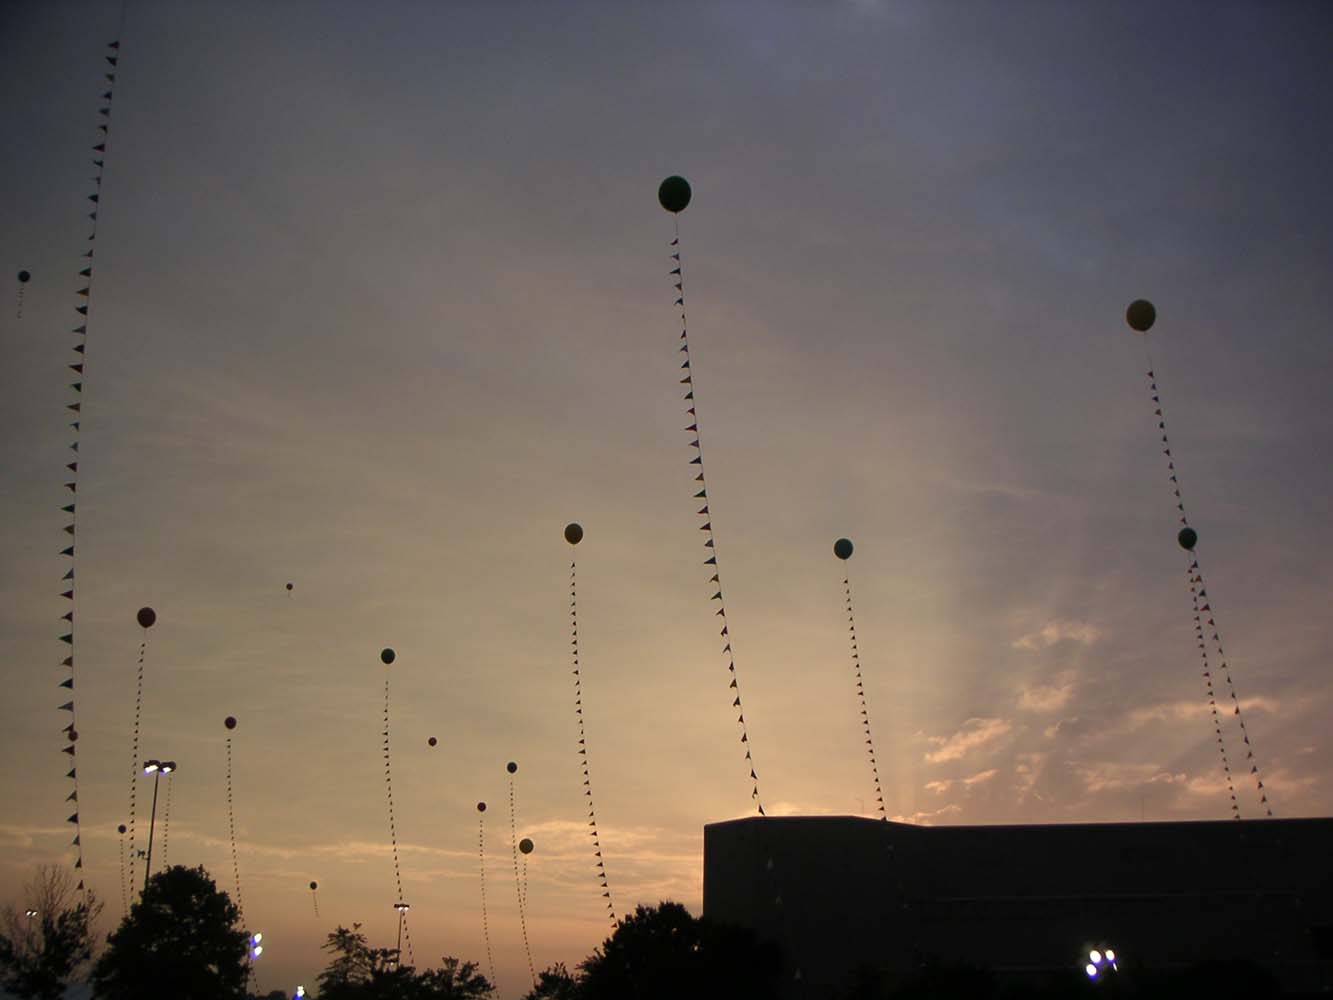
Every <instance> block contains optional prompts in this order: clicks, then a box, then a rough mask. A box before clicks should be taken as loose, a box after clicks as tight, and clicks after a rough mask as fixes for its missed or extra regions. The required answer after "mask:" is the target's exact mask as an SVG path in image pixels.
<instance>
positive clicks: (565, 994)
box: [523, 962, 583, 1000]
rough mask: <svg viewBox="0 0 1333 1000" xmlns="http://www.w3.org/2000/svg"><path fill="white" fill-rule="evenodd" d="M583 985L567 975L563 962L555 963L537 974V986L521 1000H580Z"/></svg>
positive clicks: (567, 971)
mask: <svg viewBox="0 0 1333 1000" xmlns="http://www.w3.org/2000/svg"><path fill="white" fill-rule="evenodd" d="M582 996H583V984H582V981H581V980H579V979H576V978H574V977H573V976H571V975H570V974H569V970H568V969H566V968H565V963H564V962H557V963H556V964H555V965H552V966H550V967H549V968H546V969H542V971H541V972H539V973H537V985H536V986H534V987H533V988H532V990H530V991H529V992H528V994H527V995H526V996H524V997H523V1000H580V998H581V997H582Z"/></svg>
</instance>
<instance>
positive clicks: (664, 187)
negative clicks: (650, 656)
mask: <svg viewBox="0 0 1333 1000" xmlns="http://www.w3.org/2000/svg"><path fill="white" fill-rule="evenodd" d="M657 199H658V201H659V202H660V203H661V205H662V207H663V208H664V209H666V210H667V211H668V212H671V213H672V215H673V219H672V221H673V226H674V229H673V236H672V239H671V243H670V257H671V262H672V264H673V265H674V266H673V267H672V268H671V269H670V270H669V272H668V273H669V276H670V278H671V284H672V288H673V289H674V290H675V293H676V298H675V304H676V306H677V308H678V309H679V310H680V338H679V343H680V347H679V349H678V351H677V353H678V354H683V355H684V360H683V361H682V363H681V365H680V371H681V372H682V373H683V377H682V378H681V379H680V385H681V386H682V387H683V388H684V390H685V391H684V401H685V414H686V417H687V419H688V425H687V426H686V427H685V432H686V433H687V434H689V435H690V441H689V445H688V447H689V448H690V449H691V451H692V455H693V457H691V458H690V461H689V464H690V465H691V466H697V467H698V468H697V469H696V470H695V476H694V482H695V483H696V484H697V486H698V490H697V492H695V494H694V499H696V500H699V501H702V504H701V506H700V508H699V511H698V515H699V516H700V517H702V518H703V519H704V521H703V524H701V525H700V526H699V530H700V531H702V532H703V533H704V543H703V546H704V549H705V550H706V555H707V557H706V558H705V559H704V566H705V568H706V569H708V570H709V571H710V572H711V575H710V577H709V580H708V582H709V583H710V584H712V585H713V590H714V592H713V595H712V597H711V598H710V600H713V601H716V602H717V610H716V611H715V612H714V617H715V618H719V619H721V628H720V629H719V632H718V635H719V638H720V639H721V645H722V655H723V657H724V658H725V660H726V664H727V673H728V675H729V677H728V685H727V688H728V691H729V692H730V693H731V698H732V708H734V709H735V710H736V723H737V726H738V727H739V729H740V743H741V747H742V748H743V750H744V753H745V767H746V769H747V770H748V771H749V780H750V798H751V799H752V800H753V802H754V804H755V808H756V809H757V810H758V812H759V815H760V816H763V815H764V803H763V799H762V797H761V796H760V794H759V772H758V769H757V767H756V765H755V760H754V746H753V744H752V743H751V742H750V732H749V728H748V726H747V725H746V722H745V708H744V705H743V703H742V699H741V686H740V675H739V673H738V671H737V669H736V655H735V652H734V650H733V648H732V638H731V625H730V622H729V621H728V620H727V604H726V599H725V597H724V596H723V595H724V589H723V586H722V576H721V569H720V568H719V565H718V547H717V535H716V534H715V532H714V530H713V518H712V511H711V500H710V498H709V494H708V480H707V478H706V477H705V475H704V458H703V441H702V438H703V435H702V432H701V431H700V429H699V425H700V422H699V411H698V401H697V400H696V399H695V387H694V369H693V366H692V360H691V358H690V338H689V324H688V322H687V320H686V310H685V274H684V263H683V260H682V256H683V251H682V249H681V243H680V212H681V211H683V210H684V209H685V207H686V206H687V205H688V204H689V201H690V185H689V182H687V181H686V180H685V178H683V177H668V178H667V179H666V180H664V181H663V182H662V184H661V186H660V187H659V188H658V192H657Z"/></svg>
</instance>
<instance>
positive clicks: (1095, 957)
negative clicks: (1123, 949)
mask: <svg viewBox="0 0 1333 1000" xmlns="http://www.w3.org/2000/svg"><path fill="white" fill-rule="evenodd" d="M1088 961H1089V962H1091V963H1092V964H1093V965H1101V964H1102V953H1101V952H1100V951H1098V950H1097V949H1096V948H1093V949H1092V951H1090V952H1088Z"/></svg>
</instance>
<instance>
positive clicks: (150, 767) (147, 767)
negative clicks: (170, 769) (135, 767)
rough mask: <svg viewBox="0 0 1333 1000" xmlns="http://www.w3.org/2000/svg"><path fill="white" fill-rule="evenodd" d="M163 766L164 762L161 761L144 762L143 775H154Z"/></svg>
mask: <svg viewBox="0 0 1333 1000" xmlns="http://www.w3.org/2000/svg"><path fill="white" fill-rule="evenodd" d="M161 766H162V762H161V761H160V760H146V761H144V762H143V773H144V774H152V773H153V772H154V771H156V770H157V769H158V768H159V767H161Z"/></svg>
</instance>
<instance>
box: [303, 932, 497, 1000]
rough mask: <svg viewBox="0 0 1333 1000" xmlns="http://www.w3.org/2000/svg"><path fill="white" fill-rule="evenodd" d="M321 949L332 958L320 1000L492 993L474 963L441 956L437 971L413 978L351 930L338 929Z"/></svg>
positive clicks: (461, 998) (389, 951)
mask: <svg viewBox="0 0 1333 1000" xmlns="http://www.w3.org/2000/svg"><path fill="white" fill-rule="evenodd" d="M322 947H323V949H324V951H327V952H329V953H330V954H331V955H332V956H333V957H332V959H331V960H330V962H329V964H328V965H327V966H326V967H325V969H324V971H323V972H321V973H320V974H319V980H318V982H319V1000H477V998H482V997H488V996H490V995H491V991H492V989H493V987H492V986H491V984H490V982H489V981H488V980H487V979H486V977H485V976H483V975H481V974H480V973H479V972H478V971H477V968H478V967H477V963H476V962H463V961H459V960H458V959H457V958H453V957H452V956H445V957H444V958H442V959H440V967H439V968H438V969H427V970H425V971H424V972H420V973H418V972H417V971H416V969H414V968H413V967H412V966H410V965H401V966H400V965H399V964H398V957H399V956H398V952H397V951H396V950H395V949H393V948H372V947H370V945H369V944H368V943H367V942H366V936H365V935H364V934H362V933H360V932H359V931H358V930H356V929H353V930H348V929H347V928H346V927H341V926H340V927H338V928H337V929H336V930H335V931H333V933H331V934H330V935H329V936H328V938H327V939H326V940H325V942H324V944H323V945H322Z"/></svg>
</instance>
